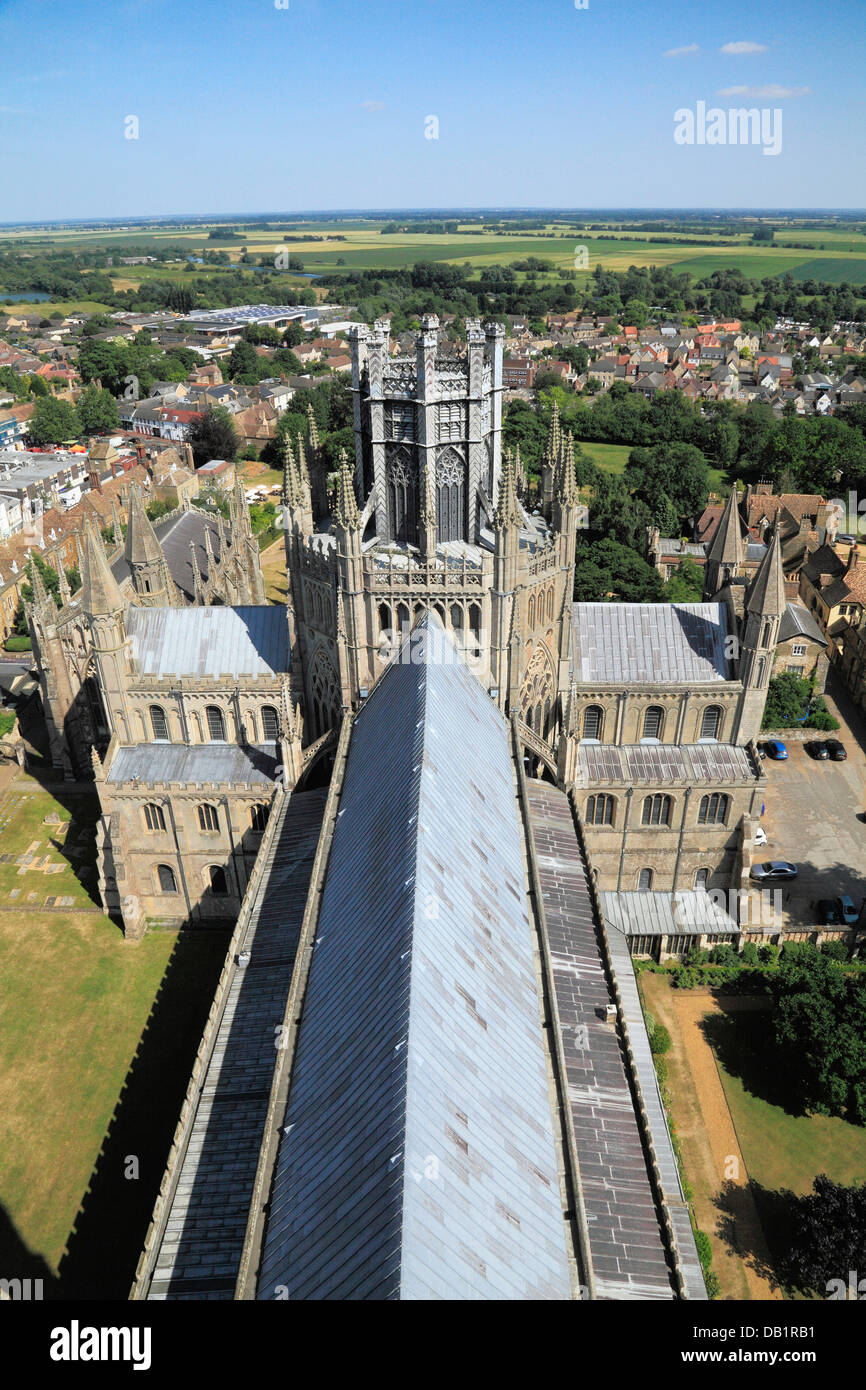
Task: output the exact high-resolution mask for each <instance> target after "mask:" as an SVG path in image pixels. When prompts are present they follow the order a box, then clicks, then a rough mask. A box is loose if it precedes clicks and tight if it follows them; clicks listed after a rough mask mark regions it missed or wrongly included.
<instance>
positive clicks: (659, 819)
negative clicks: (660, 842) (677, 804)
mask: <svg viewBox="0 0 866 1390" xmlns="http://www.w3.org/2000/svg"><path fill="white" fill-rule="evenodd" d="M640 823H641V825H670V823H671V799H670V797H669V796H662V795H660V794H659V795H656V796H647V797H644V803H643V811H642V813H641V818H640Z"/></svg>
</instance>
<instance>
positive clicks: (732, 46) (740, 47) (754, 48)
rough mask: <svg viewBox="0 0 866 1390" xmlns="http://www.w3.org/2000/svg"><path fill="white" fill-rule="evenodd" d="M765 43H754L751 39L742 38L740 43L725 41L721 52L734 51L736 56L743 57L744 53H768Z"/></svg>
mask: <svg viewBox="0 0 866 1390" xmlns="http://www.w3.org/2000/svg"><path fill="white" fill-rule="evenodd" d="M766 51H767V45H766V44H765V43H752V41H751V39H741V40H740V41H739V43H723V44H722V46H721V48H720V49H719V52H720V53H732V54H734V55H735V56H736V57H741V56H742V55H743V54H744V53H766Z"/></svg>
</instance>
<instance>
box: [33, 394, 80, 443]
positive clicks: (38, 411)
mask: <svg viewBox="0 0 866 1390" xmlns="http://www.w3.org/2000/svg"><path fill="white" fill-rule="evenodd" d="M80 434H81V421H80V420H79V418H78V412H77V410H76V409H75V406H74V405H70V403H69V401H61V400H58V399H57V397H56V396H42V397H40V399H39V400H38V401H37V402H36V405H35V407H34V410H33V414H32V416H31V417H30V420H29V422H28V424H27V435H28V439H29V440H30V443H31V444H35V445H37V446H38V447H41V446H43V445H45V444H63V443H65V441H66V440H67V439H77V438H78V436H79V435H80Z"/></svg>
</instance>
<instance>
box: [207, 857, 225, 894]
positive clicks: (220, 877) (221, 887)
mask: <svg viewBox="0 0 866 1390" xmlns="http://www.w3.org/2000/svg"><path fill="white" fill-rule="evenodd" d="M208 876H209V878H210V890H211V892H212V893H213V894H214V896H215V897H217V898H225V897H227V896H228V891H229V885H228V882H227V880H226V871H225V869H221V868H220V866H219V864H211V866H210V868H209V869H208Z"/></svg>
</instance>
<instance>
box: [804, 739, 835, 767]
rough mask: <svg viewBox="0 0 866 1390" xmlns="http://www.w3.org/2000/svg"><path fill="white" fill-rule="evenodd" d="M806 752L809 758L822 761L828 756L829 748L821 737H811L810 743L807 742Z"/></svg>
mask: <svg viewBox="0 0 866 1390" xmlns="http://www.w3.org/2000/svg"><path fill="white" fill-rule="evenodd" d="M806 752H807V753H808V754H809V757H810V758H818V759H819V760H820V761H822V762H823V761H824V759H825V758H829V756H830V749H829V747H828V745H827V744H826V743H825V742H824V740H823V739H821V738H813V739H812V740H811V742H810V743H807V744H806Z"/></svg>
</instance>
